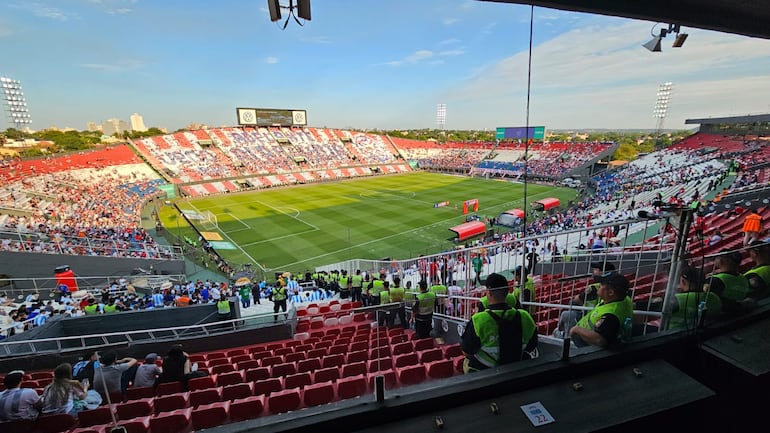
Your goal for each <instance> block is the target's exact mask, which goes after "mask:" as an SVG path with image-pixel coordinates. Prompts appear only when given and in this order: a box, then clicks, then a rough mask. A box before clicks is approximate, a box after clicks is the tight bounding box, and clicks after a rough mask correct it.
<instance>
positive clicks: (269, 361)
mask: <svg viewBox="0 0 770 433" xmlns="http://www.w3.org/2000/svg"><path fill="white" fill-rule="evenodd" d="M276 364H283V357H282V356H268V357H267V358H263V359H262V363H261V364H260V365H261V366H262V367H270V366H273V365H276Z"/></svg>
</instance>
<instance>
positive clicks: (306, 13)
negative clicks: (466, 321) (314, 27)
mask: <svg viewBox="0 0 770 433" xmlns="http://www.w3.org/2000/svg"><path fill="white" fill-rule="evenodd" d="M297 16H299V17H300V18H302V19H303V20H308V21H310V0H297Z"/></svg>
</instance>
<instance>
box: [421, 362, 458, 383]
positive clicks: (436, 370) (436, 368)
mask: <svg viewBox="0 0 770 433" xmlns="http://www.w3.org/2000/svg"><path fill="white" fill-rule="evenodd" d="M426 367H427V369H428V377H430V378H431V379H441V378H445V377H452V376H453V375H454V373H455V368H454V364H453V363H452V360H451V359H442V360H439V361H433V362H430V363H428V364H426Z"/></svg>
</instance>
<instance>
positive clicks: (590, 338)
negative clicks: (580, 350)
mask: <svg viewBox="0 0 770 433" xmlns="http://www.w3.org/2000/svg"><path fill="white" fill-rule="evenodd" d="M597 282H598V283H599V288H598V289H597V291H596V294H597V296H598V298H599V301H598V302H597V304H596V306H595V307H594V309H593V310H591V311H590V312H589V313H588V314H586V315H584V316H583V318H582V319H580V321H579V322H578V323H577V325H575V326H573V327H572V328H571V329H570V331H569V335H570V337H571V338H572V341H573V343H575V345H576V346H578V347H583V346H589V345H590V346H598V347H612V346H615V345H617V344H618V343H619V342H620V337H621V333H622V331H623V325H624V324H625V323H626V319H628V320H631V318H632V316H633V312H634V306H633V303H632V302H631V298H629V297H628V289H629V282H628V279H627V278H626V277H625V276H623V275H622V274H619V273H617V272H608V273H606V274H603V275H602V276H601V277H598V278H597Z"/></svg>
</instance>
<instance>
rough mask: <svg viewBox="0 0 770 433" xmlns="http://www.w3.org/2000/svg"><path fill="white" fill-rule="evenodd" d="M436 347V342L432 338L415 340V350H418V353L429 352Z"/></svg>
mask: <svg viewBox="0 0 770 433" xmlns="http://www.w3.org/2000/svg"><path fill="white" fill-rule="evenodd" d="M415 335H416V334H415ZM434 347H436V342H435V341H433V339H432V338H422V339H419V340H414V350H417V351H420V350H427V349H433V348H434Z"/></svg>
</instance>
